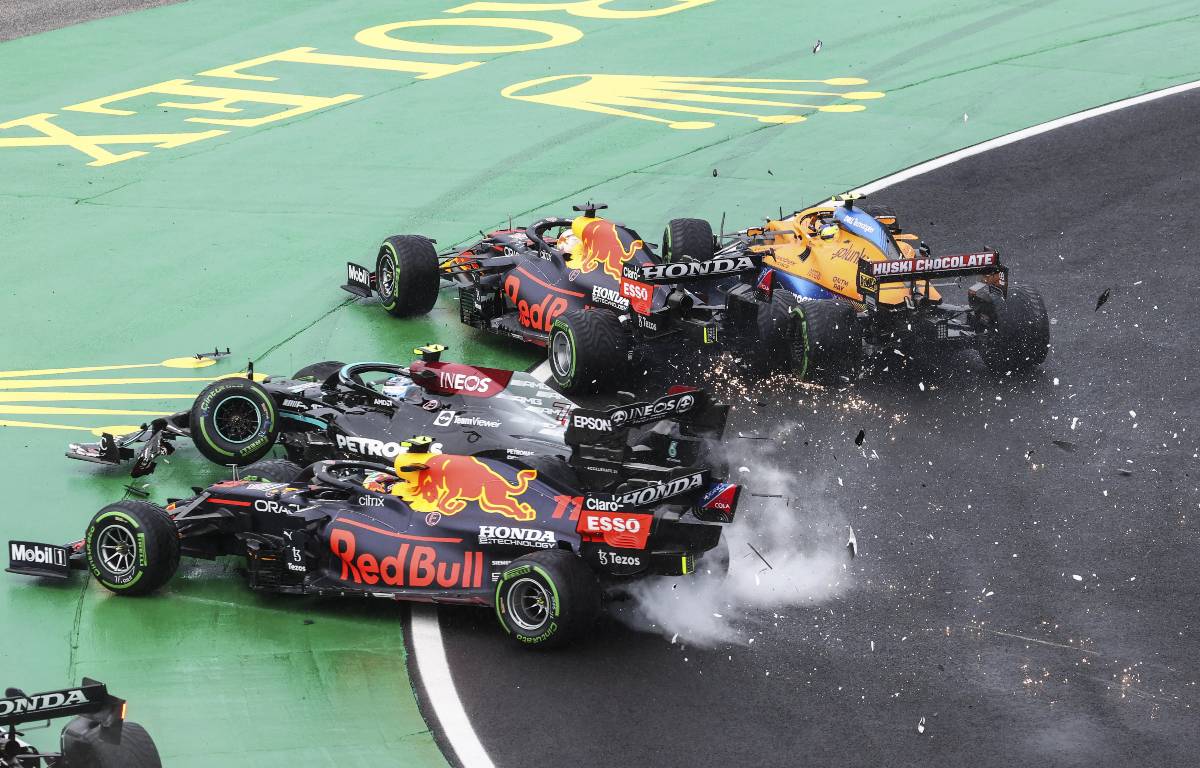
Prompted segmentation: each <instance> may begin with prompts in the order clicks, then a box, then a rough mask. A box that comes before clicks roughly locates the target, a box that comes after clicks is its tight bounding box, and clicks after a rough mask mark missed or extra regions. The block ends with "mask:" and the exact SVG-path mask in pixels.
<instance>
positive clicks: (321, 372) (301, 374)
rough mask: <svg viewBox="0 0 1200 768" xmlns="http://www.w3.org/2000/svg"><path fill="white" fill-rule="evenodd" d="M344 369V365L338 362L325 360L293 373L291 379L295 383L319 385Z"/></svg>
mask: <svg viewBox="0 0 1200 768" xmlns="http://www.w3.org/2000/svg"><path fill="white" fill-rule="evenodd" d="M345 367H346V364H345V363H343V362H341V361H340V360H326V361H325V362H322V363H313V364H312V365H306V366H304V367H303V368H301V369H300V370H298V371H296V372H295V373H293V374H292V378H293V379H295V380H296V381H315V382H317V383H318V384H320V383H323V382H324V381H325V380H326V379H328V378H329V377H330V376H332V375H333V374H335V373H337V372H338V371H340V370H342V369H343V368H345Z"/></svg>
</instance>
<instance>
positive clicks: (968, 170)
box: [441, 94, 1200, 766]
mask: <svg viewBox="0 0 1200 768" xmlns="http://www.w3.org/2000/svg"><path fill="white" fill-rule="evenodd" d="M1197 125H1200V94H1191V95H1182V96H1174V97H1171V98H1167V99H1163V100H1161V101H1159V102H1155V103H1151V104H1148V105H1143V106H1139V107H1135V108H1131V109H1128V110H1124V111H1120V112H1117V113H1114V114H1111V115H1107V116H1103V117H1100V118H1096V119H1092V120H1088V121H1085V122H1083V123H1081V124H1078V125H1074V126H1070V127H1067V128H1063V129H1059V130H1056V131H1053V132H1050V133H1048V134H1045V135H1042V136H1039V137H1035V138H1033V139H1029V140H1026V141H1023V142H1019V143H1017V144H1015V145H1012V146H1009V147H1004V148H1001V149H997V150H993V151H991V152H987V153H984V154H982V155H980V156H977V157H974V158H969V159H967V160H964V161H962V162H959V163H957V164H955V165H952V166H949V167H947V168H944V169H942V170H939V171H935V172H933V173H930V174H927V175H924V176H921V177H918V178H916V179H914V180H911V181H908V182H905V183H903V184H901V185H899V186H896V187H893V188H890V189H888V190H885V191H884V192H882V193H879V194H877V195H875V196H873V198H872V199H871V201H870V203H871V204H877V205H886V206H889V207H892V208H894V209H895V210H896V211H897V212H899V214H900V223H901V225H903V226H905V228H906V229H907V230H911V231H915V232H917V233H918V234H920V235H921V236H922V237H923V238H924V239H925V240H926V241H927V242H929V243H930V245H931V246H932V248H933V250H934V252H935V253H944V252H961V251H964V250H968V249H974V248H978V247H980V246H990V247H994V248H997V249H998V250H999V251H1000V252H1001V254H1002V256H1003V257H1004V258H1005V260H1006V262H1007V263H1008V264H1009V265H1010V267H1011V268H1012V270H1013V278H1014V281H1015V282H1018V283H1028V284H1032V285H1035V286H1038V287H1039V288H1040V289H1041V291H1042V293H1043V295H1044V296H1045V299H1046V304H1047V307H1048V310H1049V313H1050V316H1051V318H1052V322H1053V326H1052V328H1051V339H1052V345H1053V346H1052V349H1051V352H1050V356H1049V359H1048V361H1047V363H1046V365H1045V367H1044V370H1043V371H1042V372H1040V373H1038V374H1037V375H1035V376H1033V377H1031V378H1029V379H1026V380H1014V379H1012V378H1008V379H1004V380H1000V381H997V380H996V379H995V378H994V377H992V376H989V375H988V374H987V373H985V372H984V371H983V369H982V365H981V364H980V362H979V361H978V358H977V357H976V356H975V355H974V354H973V353H964V354H963V355H962V356H961V357H960V358H958V359H955V360H951V361H948V362H947V363H945V364H943V365H940V366H938V367H937V368H933V369H931V368H922V369H919V370H913V371H898V370H897V369H896V366H895V365H894V364H886V363H879V364H877V366H876V370H875V371H874V372H872V373H870V374H869V375H868V376H867V377H866V378H864V379H863V380H862V381H860V382H858V383H856V384H855V385H854V386H853V387H852V388H850V389H849V390H846V391H835V390H830V389H821V388H816V387H804V388H801V389H800V390H799V391H798V392H792V393H789V394H787V395H786V396H785V395H761V394H749V395H746V394H743V393H741V392H739V391H738V390H737V387H736V385H726V391H727V392H728V393H729V396H730V402H733V403H734V404H735V405H736V406H737V408H736V411H735V416H734V419H733V423H732V425H731V429H730V434H734V433H736V432H739V431H740V432H742V433H743V434H767V433H771V432H772V431H773V432H774V433H775V434H776V435H781V438H780V439H786V440H787V444H786V445H785V446H783V447H782V449H781V452H780V453H779V454H778V456H779V461H780V462H781V463H784V464H785V465H786V466H787V467H789V468H790V471H792V472H794V477H795V480H794V483H793V485H792V489H793V491H795V492H798V493H800V494H801V495H803V496H804V498H800V499H798V500H797V501H795V502H794V503H793V504H792V505H791V507H792V509H789V510H788V511H789V513H790V514H794V515H796V516H799V517H800V519H802V520H805V521H810V520H811V521H813V522H814V523H816V524H819V526H820V527H824V528H829V527H830V526H831V525H832V526H833V527H835V528H838V529H839V530H840V527H839V526H841V524H843V523H850V524H853V526H854V529H855V531H856V532H857V537H858V542H859V546H860V556H859V558H858V559H856V560H854V561H853V562H852V563H851V564H850V565H849V566H848V567H847V568H846V569H845V570H844V571H843V570H841V569H840V568H834V569H830V570H829V571H828V573H821V574H819V575H818V580H819V581H821V582H822V584H821V585H820V586H818V587H813V586H812V585H809V584H804V585H798V586H797V590H805V592H804V594H816V595H818V596H819V597H820V599H813V600H808V601H803V600H801V601H800V603H799V604H798V605H793V606H791V607H787V608H781V609H776V610H772V609H771V608H749V607H745V606H739V605H736V604H735V605H723V606H721V608H720V612H722V616H721V621H722V622H729V623H730V626H731V627H732V632H734V633H735V634H736V638H735V639H734V640H732V641H729V640H725V641H719V642H714V643H709V644H708V645H707V647H702V646H698V645H697V644H695V643H693V642H689V641H688V637H687V633H686V632H685V633H682V634H681V636H680V637H678V638H676V641H675V642H674V643H672V642H671V635H673V634H674V632H672V631H671V630H670V628H668V629H666V630H661V631H660V632H638V631H633V630H631V629H628V628H626V627H625V626H624V625H623V624H622V623H620V622H618V621H616V620H613V619H607V620H605V621H604V622H603V623H602V624H601V625H600V626H599V627H598V629H597V631H596V633H595V635H594V637H593V638H592V639H591V640H590V641H588V642H586V643H584V644H581V645H579V646H577V647H574V648H571V649H568V650H566V651H563V652H556V653H529V652H525V651H523V650H521V649H519V648H515V647H511V646H509V645H507V644H505V643H504V642H503V641H502V638H501V637H500V634H499V632H498V631H496V630H495V627H494V617H493V616H491V615H490V613H489V612H486V611H478V610H470V609H462V610H455V609H442V611H441V616H442V625H443V628H444V630H445V634H446V646H447V654H448V657H449V660H450V664H451V667H452V669H453V673H454V677H455V680H456V682H457V687H458V690H459V693H460V694H461V695H462V696H464V705H465V707H466V710H467V713H468V715H470V716H471V719H472V721H473V723H474V724H475V727H476V729H477V732H478V734H479V736H480V739H481V740H482V742H483V744H484V746H485V747H486V748H487V749H488V750H489V752H490V753H491V755H492V757H493V759H494V760H495V762H496V763H497V764H499V765H520V764H524V765H535V764H549V765H557V764H561V763H563V762H566V761H570V762H572V763H575V764H581V765H600V764H617V765H620V764H626V765H641V764H650V763H652V764H655V765H664V766H666V765H670V766H676V765H678V766H693V765H714V764H722V763H736V764H744V765H788V766H793V765H888V766H901V765H912V766H931V765H941V766H959V765H963V764H967V763H969V764H972V765H996V766H999V765H1004V766H1010V765H1019V764H1029V765H1051V764H1053V765H1080V766H1084V765H1086V766H1105V765H1120V764H1125V763H1129V762H1130V761H1131V760H1132V761H1133V764H1137V765H1142V766H1165V765H1190V764H1194V760H1195V755H1196V753H1197V749H1198V748H1200V730H1198V729H1197V728H1196V727H1195V726H1196V722H1197V708H1198V706H1200V691H1198V690H1197V664H1196V655H1197V650H1198V644H1197V640H1196V637H1195V632H1196V625H1197V622H1198V621H1200V602H1198V601H1197V600H1196V599H1195V567H1194V563H1195V548H1196V545H1197V532H1198V524H1197V521H1198V520H1200V506H1198V503H1200V492H1198V491H1197V484H1198V483H1197V479H1196V474H1197V472H1196V469H1197V466H1198V459H1197V457H1196V455H1197V451H1198V447H1197V446H1198V442H1197V430H1198V429H1200V423H1198V422H1200V419H1198V418H1197V410H1196V407H1195V402H1196V400H1197V395H1198V394H1200V392H1198V387H1197V376H1200V365H1198V363H1200V352H1198V351H1197V346H1196V343H1195V339H1196V333H1197V330H1198V329H1200V321H1198V320H1197V309H1198V306H1197V300H1196V292H1197V289H1198V288H1200V278H1198V277H1197V274H1198V265H1200V245H1198V243H1200V237H1198V236H1200V224H1198V223H1197V218H1196V211H1195V207H1196V204H1195V197H1196V178H1195V169H1196V168H1197V167H1200V129H1198V128H1197ZM792 202H793V203H799V202H802V201H792ZM788 205H789V203H786V202H785V207H787V206H788ZM744 223H746V222H743V224H744ZM1106 290H1107V291H1110V298H1109V300H1108V301H1107V303H1105V304H1104V306H1103V307H1101V308H1100V309H1099V310H1097V309H1096V303H1097V299H1098V297H1099V296H1100V295H1101V294H1102V293H1104V292H1105V291H1106ZM885 367H886V368H887V369H888V370H883V368H885ZM782 385H783V382H773V385H772V386H773V388H775V389H780V388H782ZM760 403H761V405H760ZM860 429H861V430H863V431H864V432H865V440H864V442H863V444H862V447H861V449H860V448H858V447H856V446H855V443H854V438H855V436H856V435H857V434H858V432H859V430H860ZM1055 441H1057V442H1055ZM734 442H735V443H738V441H737V440H735V441H734ZM749 442H756V444H758V445H762V444H763V443H762V442H761V441H749ZM735 450H739V451H740V450H742V449H741V448H740V447H737V446H735ZM750 463H751V464H752V466H749V467H748V468H749V469H750V473H749V474H750V476H751V480H750V482H751V483H753V482H754V480H753V478H754V476H755V474H756V472H757V473H759V474H760V476H761V473H762V469H761V465H760V464H758V463H757V462H750ZM744 514H745V513H744ZM820 546H822V547H825V548H826V550H827V552H828V554H830V555H834V554H836V550H837V549H838V547H839V542H837V541H834V542H828V543H825V544H821V545H820ZM750 554H751V553H749V552H748V551H739V550H738V549H735V551H734V558H735V568H754V569H760V568H761V566H760V565H759V564H758V563H756V562H755V561H754V560H750V561H747V560H745V558H746V557H747V556H749V555H750ZM810 554H811V552H810ZM739 558H740V559H739ZM814 562H815V561H814ZM826 577H828V578H826ZM826 581H835V582H837V584H836V585H835V586H833V587H825V586H824V582H826ZM665 588H666V589H669V585H667V586H666V587H665ZM799 594H800V592H799V591H798V592H797V595H799ZM620 610H621V612H622V613H628V612H629V611H630V610H632V608H631V607H629V606H627V605H626V606H621V607H620ZM751 639H753V642H752V643H751V642H749V641H750V640H751ZM922 718H923V720H922ZM922 723H923V727H922V728H920V729H919V727H918V726H919V725H921V724H922Z"/></svg>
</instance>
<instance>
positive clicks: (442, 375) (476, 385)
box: [438, 371, 492, 392]
mask: <svg viewBox="0 0 1200 768" xmlns="http://www.w3.org/2000/svg"><path fill="white" fill-rule="evenodd" d="M438 384H439V385H441V387H442V388H443V389H453V390H457V391H459V392H487V391H488V387H489V386H491V384H492V380H491V379H489V378H487V377H486V376H476V375H474V374H467V373H447V372H445V371H438Z"/></svg>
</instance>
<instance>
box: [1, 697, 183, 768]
mask: <svg viewBox="0 0 1200 768" xmlns="http://www.w3.org/2000/svg"><path fill="white" fill-rule="evenodd" d="M71 715H74V716H75V717H74V719H73V720H71V722H69V723H67V726H66V727H65V728H63V730H62V734H61V736H60V737H59V742H60V747H59V749H60V750H61V751H60V752H53V753H51V752H41V751H39V750H38V749H36V748H34V747H33V746H31V745H30V744H27V743H26V742H24V741H22V740H21V737H22V736H23V735H24V734H22V733H21V732H20V731H18V730H17V726H18V725H20V724H22V723H32V722H37V721H41V720H50V719H53V718H56V717H70V716H71ZM161 767H162V762H161V761H160V760H159V756H158V749H157V748H156V747H155V746H154V740H153V739H151V738H150V734H148V733H146V730H145V729H144V728H142V726H140V725H138V724H137V723H127V722H125V702H124V700H122V699H118V698H117V697H115V696H110V695H109V693H108V689H107V688H106V687H105V685H104V683H98V682H96V681H95V680H89V679H88V678H86V677H85V678H84V679H83V685H81V686H80V687H78V688H66V689H63V690H61V691H47V692H45V693H33V694H27V693H25V692H24V691H21V690H20V689H18V688H8V689H6V690H5V691H4V698H3V699H0V768H161Z"/></svg>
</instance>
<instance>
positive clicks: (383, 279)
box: [375, 250, 396, 299]
mask: <svg viewBox="0 0 1200 768" xmlns="http://www.w3.org/2000/svg"><path fill="white" fill-rule="evenodd" d="M382 256H383V257H382V258H381V259H380V260H379V263H380V265H382V269H376V270H375V280H376V281H378V284H379V295H380V296H381V297H383V298H387V299H390V298H391V297H392V292H393V291H394V290H395V288H396V263H395V262H394V261H392V257H391V256H390V255H388V253H387V251H386V250H385V251H384V252H383V254H382Z"/></svg>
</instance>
